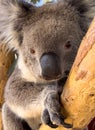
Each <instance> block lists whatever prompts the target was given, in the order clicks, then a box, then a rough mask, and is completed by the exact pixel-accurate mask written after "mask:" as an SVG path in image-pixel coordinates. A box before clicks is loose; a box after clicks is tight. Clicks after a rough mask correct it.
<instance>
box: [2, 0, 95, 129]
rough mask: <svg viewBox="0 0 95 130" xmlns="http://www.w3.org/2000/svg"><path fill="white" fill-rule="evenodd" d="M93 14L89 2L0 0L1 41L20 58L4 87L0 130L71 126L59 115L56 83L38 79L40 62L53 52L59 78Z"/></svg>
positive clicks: (91, 1) (94, 10)
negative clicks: (38, 3)
mask: <svg viewBox="0 0 95 130" xmlns="http://www.w3.org/2000/svg"><path fill="white" fill-rule="evenodd" d="M94 15H95V1H94V0H76V1H75V0H64V1H60V2H57V3H48V4H46V5H43V6H42V7H34V6H33V5H31V4H29V3H28V4H27V3H26V2H23V1H22V0H21V1H20V0H0V40H1V41H2V42H4V43H6V45H7V46H8V48H9V50H11V49H14V50H16V51H17V53H18V55H19V57H18V62H17V65H16V67H15V70H14V72H13V73H12V75H11V76H10V78H9V80H8V82H7V84H6V88H5V94H4V97H5V104H4V105H3V108H2V113H3V114H2V115H3V126H4V130H30V129H33V130H38V128H39V126H40V124H41V123H42V122H43V123H45V124H48V125H49V126H51V127H56V125H63V126H65V127H70V125H69V124H65V123H64V118H63V117H62V115H61V112H60V111H61V105H60V103H59V100H60V99H59V93H61V91H62V86H61V84H60V79H56V80H55V79H53V80H45V79H44V78H43V77H42V70H41V66H40V58H41V56H42V55H43V54H44V53H48V52H54V53H55V54H56V55H57V56H58V57H59V60H60V66H61V72H62V75H61V77H60V78H62V77H63V79H64V78H65V77H66V76H67V74H66V73H67V71H69V70H70V68H71V66H72V64H73V61H74V58H75V55H76V53H77V50H78V47H79V44H80V42H81V39H82V38H83V36H84V34H85V33H86V31H87V29H88V26H89V23H90V22H91V20H92V18H93V16H94ZM68 44H69V45H70V46H69V47H68ZM23 122H24V123H25V122H26V123H27V124H26V125H24V123H23ZM53 123H55V125H54V124H53ZM28 125H29V126H28ZM26 126H28V127H26ZM29 127H30V128H29Z"/></svg>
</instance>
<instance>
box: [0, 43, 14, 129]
mask: <svg viewBox="0 0 95 130" xmlns="http://www.w3.org/2000/svg"><path fill="white" fill-rule="evenodd" d="M13 59H14V55H13V54H12V53H11V52H10V53H9V52H8V49H7V48H6V47H5V46H4V45H3V44H1V43H0V130H2V118H1V108H2V104H3V102H4V99H3V92H4V87H5V84H6V82H7V79H8V74H7V72H8V69H9V67H10V66H11V64H12V63H13Z"/></svg>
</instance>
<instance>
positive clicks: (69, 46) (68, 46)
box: [64, 41, 72, 49]
mask: <svg viewBox="0 0 95 130" xmlns="http://www.w3.org/2000/svg"><path fill="white" fill-rule="evenodd" d="M71 46H72V45H71V41H67V42H66V43H65V45H64V47H65V48H66V49H70V48H71Z"/></svg>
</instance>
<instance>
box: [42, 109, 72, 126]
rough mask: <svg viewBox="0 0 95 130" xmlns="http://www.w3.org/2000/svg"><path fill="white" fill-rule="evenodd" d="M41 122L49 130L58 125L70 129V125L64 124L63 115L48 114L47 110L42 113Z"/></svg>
mask: <svg viewBox="0 0 95 130" xmlns="http://www.w3.org/2000/svg"><path fill="white" fill-rule="evenodd" d="M42 121H43V122H44V123H45V124H46V125H48V126H50V127H51V128H57V127H58V126H59V125H63V126H64V127H65V128H72V125H71V124H67V123H65V122H64V117H63V115H61V114H56V113H49V112H48V110H47V109H45V110H44V112H43V115H42ZM53 123H55V124H53Z"/></svg>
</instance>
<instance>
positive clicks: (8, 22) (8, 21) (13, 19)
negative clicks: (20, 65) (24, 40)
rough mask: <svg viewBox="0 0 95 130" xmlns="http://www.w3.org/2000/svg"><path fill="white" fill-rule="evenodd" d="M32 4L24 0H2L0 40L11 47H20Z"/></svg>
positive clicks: (0, 4) (0, 7) (0, 5)
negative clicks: (20, 39)
mask: <svg viewBox="0 0 95 130" xmlns="http://www.w3.org/2000/svg"><path fill="white" fill-rule="evenodd" d="M31 8H32V5H31V4H29V3H26V2H25V1H23V0H0V41H1V42H4V43H7V45H8V47H9V48H10V49H14V50H16V49H17V48H18V47H19V36H20V32H21V29H22V26H23V24H25V20H26V19H27V15H28V14H29V11H30V12H31Z"/></svg>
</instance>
